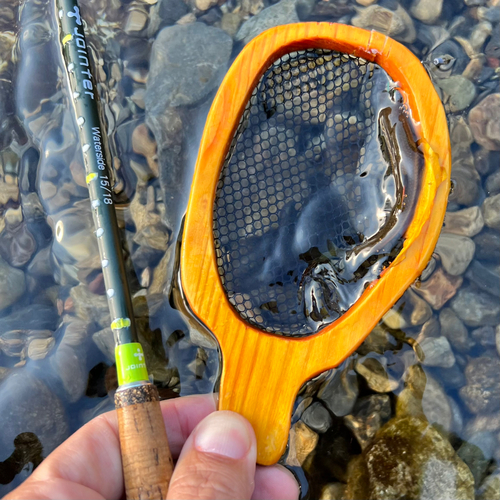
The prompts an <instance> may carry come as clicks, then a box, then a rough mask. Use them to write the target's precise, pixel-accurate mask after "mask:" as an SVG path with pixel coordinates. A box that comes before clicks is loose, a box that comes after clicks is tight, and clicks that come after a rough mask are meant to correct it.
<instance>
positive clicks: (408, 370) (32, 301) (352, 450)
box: [0, 0, 500, 500]
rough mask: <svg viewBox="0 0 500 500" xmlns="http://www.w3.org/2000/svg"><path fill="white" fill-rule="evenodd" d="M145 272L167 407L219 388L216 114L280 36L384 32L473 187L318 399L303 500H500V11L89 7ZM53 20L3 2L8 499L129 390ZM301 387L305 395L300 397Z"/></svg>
mask: <svg viewBox="0 0 500 500" xmlns="http://www.w3.org/2000/svg"><path fill="white" fill-rule="evenodd" d="M81 11H82V15H83V17H84V19H85V20H86V22H87V27H86V28H87V30H86V31H87V37H88V42H89V46H90V50H91V56H92V59H93V64H94V67H95V73H94V74H95V76H96V79H97V81H98V87H99V92H100V95H101V106H102V112H103V117H104V123H105V128H106V130H107V134H108V140H109V147H110V150H111V154H112V156H113V168H114V175H115V184H114V191H115V199H116V206H117V213H118V219H119V224H120V228H121V234H122V239H123V246H124V252H125V255H126V269H127V274H128V279H129V282H130V284H131V289H132V294H133V303H134V310H135V314H136V318H137V325H138V329H139V335H140V340H141V342H142V343H143V345H144V348H145V353H146V360H147V363H148V368H149V370H150V373H151V375H152V377H153V379H154V382H155V384H156V385H157V386H158V388H159V391H160V394H161V396H162V397H163V398H171V397H178V396H182V395H188V394H198V393H206V392H210V391H212V390H214V389H216V387H217V377H218V374H219V354H218V350H217V344H216V342H215V341H214V339H213V338H212V337H211V335H210V334H209V333H208V332H207V331H206V330H204V329H203V327H202V326H201V325H200V324H199V323H198V322H197V321H196V320H194V318H192V316H191V315H190V314H189V312H188V311H187V309H186V306H185V304H184V302H183V299H182V293H181V291H180V288H179V281H178V271H179V270H178V256H179V245H180V233H181V227H182V219H183V216H184V213H185V210H186V205H187V199H188V193H189V188H190V184H191V179H192V175H193V169H194V163H195V160H196V154H197V149H198V144H199V141H200V137H201V133H202V130H203V126H204V121H205V118H206V115H207V113H208V110H209V107H210V104H211V101H212V99H213V96H214V94H215V92H216V90H217V87H218V85H219V84H220V82H221V80H222V78H223V76H224V74H225V72H226V71H227V69H228V67H229V65H230V64H231V62H232V61H233V60H234V58H235V57H236V55H237V54H238V53H239V52H240V50H241V49H242V47H243V46H244V45H245V44H246V43H247V42H248V41H249V40H251V39H252V38H253V37H254V36H256V35H257V34H259V33H261V32H262V31H264V30H265V29H267V28H269V27H272V26H276V25H279V24H288V23H293V22H298V21H330V22H340V23H346V24H352V25H355V26H359V27H363V28H366V29H375V30H377V31H381V32H383V33H386V34H388V35H389V36H392V37H393V38H395V39H396V40H398V41H400V42H402V43H403V44H404V45H405V46H406V47H408V48H409V49H410V50H411V51H412V52H413V53H414V54H415V55H416V56H417V57H418V58H419V59H420V60H421V61H422V62H423V64H424V66H425V67H426V68H427V70H428V72H429V74H430V76H431V79H432V81H433V83H434V86H435V88H436V90H437V92H438V93H439V95H440V97H441V98H442V101H443V104H444V106H445V110H446V113H447V118H448V124H449V129H450V137H451V143H452V180H453V188H452V192H451V194H450V198H449V203H448V209H447V215H446V219H445V224H444V226H443V231H442V234H441V237H440V239H439V242H438V245H437V247H436V250H435V252H434V255H433V258H432V260H431V262H430V263H429V265H428V266H427V268H426V270H425V271H424V273H423V274H422V276H421V278H420V279H419V280H417V282H415V283H414V284H413V285H412V286H411V287H410V289H409V290H408V291H407V292H406V293H405V294H404V296H403V297H402V298H401V299H400V300H399V301H398V302H397V303H396V305H395V306H394V307H393V309H392V310H391V311H390V312H389V313H388V314H387V315H386V316H385V317H384V319H383V320H382V321H381V322H380V323H379V325H378V326H377V327H376V328H375V329H374V330H373V332H372V333H371V334H370V336H369V337H368V338H367V339H366V341H365V342H364V343H363V344H362V345H361V346H360V348H359V349H358V350H357V351H356V352H355V353H354V354H353V355H352V356H351V357H349V358H348V359H347V360H346V361H345V362H344V363H343V364H342V365H341V366H339V367H338V368H337V369H335V370H331V371H328V372H325V373H323V374H321V375H320V376H318V377H316V378H315V379H314V380H312V381H310V382H308V383H307V384H306V385H305V386H304V387H303V388H302V390H301V391H300V393H299V395H298V397H297V400H296V402H295V405H294V410H293V415H292V428H291V431H290V437H289V446H288V449H287V452H286V453H285V455H284V456H283V457H282V460H281V461H282V463H283V464H284V465H286V466H287V467H289V468H290V469H291V470H292V471H293V472H294V473H295V474H296V475H297V477H298V479H299V481H300V483H301V487H302V493H301V495H302V498H310V499H319V498H321V499H325V500H326V499H339V500H340V499H346V500H348V499H351V500H360V499H367V498H370V499H392V498H405V499H424V498H425V499H431V498H457V499H473V498H478V499H481V500H488V499H496V498H500V471H499V469H498V465H499V461H500V452H499V450H500V447H499V444H500V443H499V440H500V413H499V412H500V357H499V351H500V127H499V123H500V88H499V76H500V69H499V68H500V24H499V23H500V2H499V1H498V0H378V1H377V0H330V1H327V0H280V1H279V2H277V3H272V2H270V1H269V0H228V1H225V0H220V1H218V2H217V0H186V1H184V0H132V1H126V0H94V1H90V0H82V1H81ZM68 102H69V101H68V88H67V85H66V78H65V74H64V67H63V63H62V58H61V54H60V49H59V41H58V32H57V23H56V16H55V4H54V3H53V2H52V0H26V1H24V2H20V1H17V0H16V1H14V0H1V1H0V422H1V430H0V495H3V494H5V493H7V492H8V491H10V490H11V489H13V488H14V487H15V486H17V485H19V484H20V483H21V482H22V481H23V480H25V479H26V478H27V477H28V476H29V474H30V473H31V472H32V471H33V469H34V468H35V467H36V466H37V465H38V464H39V463H40V462H41V460H43V458H45V457H46V456H47V455H48V454H49V453H50V452H51V451H52V450H53V449H54V448H55V447H57V446H58V445H59V444H60V443H61V442H62V441H64V439H66V438H67V437H68V436H69V435H70V434H71V433H73V432H75V431H76V430H77V429H78V428H79V427H81V426H82V425H84V424H85V423H86V422H88V421H89V420H90V419H91V418H93V417H95V416H96V415H98V414H100V413H102V412H105V411H108V410H111V409H113V392H114V390H115V389H116V386H117V380H116V370H115V368H114V359H113V353H114V344H113V336H112V332H111V330H110V328H109V323H110V322H109V312H108V309H107V303H106V297H105V290H104V284H103V279H102V272H101V269H100V260H99V256H98V253H97V243H96V239H95V235H94V232H93V226H92V217H91V211H90V204H89V200H88V191H87V188H86V184H85V171H84V168H83V159H82V155H81V150H80V147H79V142H78V136H77V126H76V123H75V121H74V118H73V114H72V111H71V108H70V107H69V105H68ZM283 384H286V380H283Z"/></svg>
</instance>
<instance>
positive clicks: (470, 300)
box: [451, 286, 500, 327]
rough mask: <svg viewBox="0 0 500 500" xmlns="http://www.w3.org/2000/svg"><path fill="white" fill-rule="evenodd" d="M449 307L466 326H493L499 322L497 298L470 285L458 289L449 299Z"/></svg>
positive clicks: (499, 307)
mask: <svg viewBox="0 0 500 500" xmlns="http://www.w3.org/2000/svg"><path fill="white" fill-rule="evenodd" d="M451 308H452V309H453V311H455V313H456V315H457V316H458V317H459V318H460V319H461V320H462V321H463V322H464V323H465V324H466V325H467V326H474V327H475V326H483V325H493V326H494V325H496V324H498V323H499V322H500V303H499V301H498V299H497V298H495V297H493V296H492V295H490V294H488V293H484V292H481V291H479V290H477V289H476V288H473V287H471V286H464V287H462V288H461V289H460V290H459V291H458V293H457V295H456V297H454V298H453V300H452V301H451Z"/></svg>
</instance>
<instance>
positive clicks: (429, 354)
mask: <svg viewBox="0 0 500 500" xmlns="http://www.w3.org/2000/svg"><path fill="white" fill-rule="evenodd" d="M420 348H421V349H422V351H423V352H424V356H425V357H424V359H423V361H422V364H424V365H425V366H440V367H441V368H451V367H452V366H453V365H454V364H455V356H454V355H453V351H452V350H451V347H450V343H449V342H448V339H447V338H446V337H437V338H425V339H424V340H422V341H421V342H420Z"/></svg>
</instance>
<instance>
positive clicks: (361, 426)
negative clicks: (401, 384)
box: [344, 394, 392, 449]
mask: <svg viewBox="0 0 500 500" xmlns="http://www.w3.org/2000/svg"><path fill="white" fill-rule="evenodd" d="M391 414H392V410H391V400H390V398H389V396H387V395H386V394H377V395H373V396H365V397H363V398H360V399H359V400H358V401H357V402H356V405H355V407H354V409H353V412H352V414H351V415H347V416H346V417H344V421H345V423H346V425H347V427H348V428H349V429H351V431H352V432H353V434H354V435H355V436H356V439H357V440H358V443H359V445H360V446H361V449H365V448H366V447H367V446H368V444H369V443H370V442H371V440H372V439H373V437H374V436H375V434H376V433H377V431H378V430H379V429H380V428H381V427H382V425H384V424H385V423H386V422H387V421H388V420H389V418H390V417H391Z"/></svg>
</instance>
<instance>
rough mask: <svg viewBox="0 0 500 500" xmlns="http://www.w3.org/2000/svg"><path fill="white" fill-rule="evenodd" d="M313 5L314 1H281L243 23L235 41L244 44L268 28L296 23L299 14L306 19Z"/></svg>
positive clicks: (298, 19)
mask: <svg viewBox="0 0 500 500" xmlns="http://www.w3.org/2000/svg"><path fill="white" fill-rule="evenodd" d="M315 3H316V2H315V0H281V1H280V2H278V3H276V4H274V5H271V6H270V7H267V9H264V10H263V11H262V12H260V13H259V14H257V15H256V16H253V17H251V18H250V19H249V20H248V21H245V22H244V23H243V25H242V26H241V28H240V29H239V30H238V33H236V36H235V40H236V41H239V42H243V43H245V44H246V43H248V42H249V41H250V40H252V38H255V37H256V36H257V35H260V34H261V33H262V32H263V31H266V30H268V29H270V28H274V27H275V26H279V25H281V24H291V23H297V22H299V21H300V18H299V14H300V15H302V17H303V18H305V17H307V16H308V15H309V13H310V12H311V10H312V8H313V7H314V5H315Z"/></svg>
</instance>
